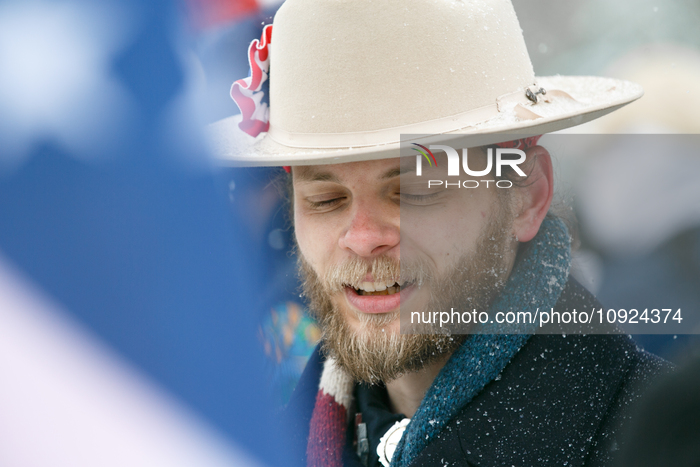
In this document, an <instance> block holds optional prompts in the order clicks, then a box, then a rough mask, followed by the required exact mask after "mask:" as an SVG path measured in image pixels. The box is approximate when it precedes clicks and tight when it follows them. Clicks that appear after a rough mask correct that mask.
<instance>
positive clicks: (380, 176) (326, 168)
mask: <svg viewBox="0 0 700 467" xmlns="http://www.w3.org/2000/svg"><path fill="white" fill-rule="evenodd" d="M403 159H411V161H414V159H413V158H398V157H394V158H390V159H378V160H372V161H359V162H347V163H344V164H327V165H303V166H296V167H293V168H292V175H293V177H294V181H295V182H334V183H342V182H343V181H344V180H346V179H348V178H352V177H357V176H358V175H362V176H363V177H365V178H366V179H368V180H380V181H381V180H389V179H391V178H394V177H398V176H399V175H401V174H402V173H403V172H404V171H405V170H415V161H414V162H413V165H411V164H410V163H407V162H408V161H403Z"/></svg>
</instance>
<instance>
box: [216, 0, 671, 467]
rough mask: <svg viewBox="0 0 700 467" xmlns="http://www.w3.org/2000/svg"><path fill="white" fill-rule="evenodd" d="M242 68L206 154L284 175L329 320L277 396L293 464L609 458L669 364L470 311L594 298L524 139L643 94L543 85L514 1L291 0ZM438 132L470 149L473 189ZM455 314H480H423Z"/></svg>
mask: <svg viewBox="0 0 700 467" xmlns="http://www.w3.org/2000/svg"><path fill="white" fill-rule="evenodd" d="M249 59H250V63H251V76H250V77H249V78H247V79H244V80H240V81H238V82H236V83H234V85H233V87H232V90H231V95H232V97H233V98H234V100H236V102H237V103H238V104H239V106H240V108H241V113H242V117H241V118H229V119H226V120H224V121H221V122H219V123H217V124H215V125H214V128H213V135H214V141H215V147H216V150H217V152H218V153H219V155H220V156H221V157H224V158H226V159H227V160H229V161H232V162H233V163H235V164H239V165H251V166H253V165H262V166H264V165H267V166H274V165H278V166H284V167H285V168H286V170H287V172H288V173H289V175H288V177H290V178H289V188H290V189H289V192H290V202H291V203H292V210H293V222H294V228H295V234H296V240H297V244H298V249H297V254H298V257H299V265H300V271H301V274H302V278H303V284H304V292H305V295H306V297H307V299H308V301H309V305H310V308H311V310H312V311H313V313H315V315H316V316H317V318H318V319H319V321H320V323H321V325H322V329H323V339H322V344H321V346H320V347H319V348H318V349H317V351H316V353H315V354H314V355H313V356H312V357H311V359H310V361H309V363H308V365H307V368H306V370H305V372H304V374H303V376H302V378H301V380H300V382H299V384H298V386H297V388H296V390H295V393H294V395H293V396H292V400H291V402H290V404H289V407H288V413H289V414H291V416H292V418H293V419H294V425H295V428H294V433H293V436H295V438H296V439H297V440H298V444H299V445H300V446H301V447H302V449H301V450H302V451H303V453H302V454H299V455H298V456H295V459H292V460H290V463H295V460H300V461H301V464H303V465H309V466H341V465H344V466H352V465H365V466H380V465H384V466H388V465H392V466H401V467H403V466H408V465H411V466H420V465H440V466H443V465H479V466H487V465H509V466H510V465H517V466H529V465H557V466H560V465H591V466H592V465H608V464H609V463H610V462H611V460H612V458H613V456H614V452H615V450H616V449H617V444H618V443H619V440H618V439H617V437H616V433H617V430H618V428H619V426H620V424H621V423H622V422H623V420H624V418H625V415H624V412H623V409H624V408H625V407H626V406H627V405H628V404H629V403H630V402H631V401H632V400H633V399H634V398H636V396H637V394H638V392H639V391H640V390H641V388H642V387H643V386H644V385H646V383H647V382H648V380H649V379H651V378H652V377H654V375H656V374H657V373H659V372H661V371H663V370H664V369H665V367H666V365H665V364H664V363H663V362H661V361H660V360H658V359H656V358H654V357H652V356H650V355H649V354H646V353H644V352H643V351H640V350H638V349H637V348H636V347H635V345H634V343H633V342H632V341H631V339H629V338H628V337H623V336H619V335H614V336H613V335H562V333H561V332H559V333H558V334H551V333H550V334H546V335H540V334H537V335H533V334H534V331H535V329H534V328H533V327H532V326H530V325H522V326H517V327H510V328H504V327H502V326H500V325H499V324H494V323H492V322H491V321H490V320H487V321H481V320H480V319H479V321H478V322H477V323H475V321H477V318H476V316H477V313H479V316H481V313H482V312H484V313H486V314H488V316H491V317H494V316H497V315H498V313H502V314H506V313H508V312H517V311H530V310H531V311H533V312H534V311H535V308H537V309H538V310H539V309H541V310H549V309H554V310H555V311H557V310H558V311H563V310H575V309H578V310H583V309H586V310H591V309H593V308H600V304H598V302H597V301H596V300H595V298H594V297H593V296H592V295H591V294H590V293H589V292H587V291H586V290H585V289H584V288H583V287H581V286H580V285H579V284H578V283H577V282H576V281H575V280H573V279H572V278H571V277H569V267H570V262H571V259H570V258H571V255H570V237H569V233H568V231H567V229H566V227H565V226H564V224H563V222H562V221H561V220H559V219H558V218H557V217H556V216H553V215H551V214H550V213H549V211H550V205H551V202H552V193H553V170H552V163H551V158H550V155H549V153H548V152H547V150H546V149H545V148H543V147H541V146H538V145H537V142H538V137H537V136H536V135H540V134H542V133H546V132H550V131H555V130H558V129H562V128H566V127H569V126H573V125H576V124H579V123H583V122H585V121H588V120H591V119H593V118H597V117H599V116H602V115H604V114H606V113H608V112H611V111H613V110H615V109H617V108H619V107H621V106H623V105H625V104H627V103H629V102H631V101H633V100H635V99H637V98H639V97H640V96H641V93H642V91H641V89H640V88H639V86H637V85H635V84H633V83H628V82H623V81H618V80H612V79H606V78H594V77H562V76H557V77H548V78H545V77H538V78H536V77H535V75H534V72H533V70H532V65H531V63H530V59H529V56H528V54H527V50H526V48H525V44H524V40H523V37H522V33H521V30H520V27H519V24H518V21H517V18H516V16H515V12H514V11H513V8H512V5H511V4H510V2H509V1H507V0H475V1H471V2H462V1H459V0H438V1H430V2H428V1H426V0H401V1H376V0H354V1H331V0H287V2H286V3H285V4H283V5H282V7H281V8H280V10H279V12H278V13H277V15H276V17H275V20H274V25H273V26H267V27H266V28H265V30H264V32H263V37H262V39H261V40H260V41H255V42H254V43H253V44H252V45H251V47H250V49H249ZM268 85H269V91H268V89H267V86H268ZM244 133H247V135H246V134H244ZM509 133H510V134H514V133H515V134H516V136H509ZM402 134H403V135H405V136H404V137H403V139H402V137H401V135H402ZM435 135H439V137H435ZM402 141H403V142H402ZM436 142H437V143H440V144H438V145H435V144H434V143H436ZM447 144H450V145H451V146H452V147H458V148H469V149H468V151H467V152H466V153H463V154H462V166H463V168H464V170H465V171H466V172H467V173H468V174H470V175H471V177H470V179H469V180H468V181H465V180H462V179H460V178H459V175H460V164H459V154H457V153H456V152H452V150H451V149H450V147H449V146H447ZM508 148H510V149H511V150H510V153H508V151H506V152H505V153H502V152H499V150H502V149H508ZM401 151H404V155H408V154H412V155H410V156H409V157H400V156H401V155H402V154H401ZM411 151H414V152H411ZM417 153H419V154H417ZM508 154H510V156H515V159H513V158H512V157H511V158H508V157H507V156H508ZM423 157H425V158H424V159H422V158H423ZM445 169H447V170H445ZM428 180H430V181H434V182H435V183H432V182H431V183H427V182H428ZM438 181H439V182H440V183H437V182H438ZM497 181H498V182H499V183H496V182H497ZM467 182H468V183H467ZM455 185H456V186H458V187H459V188H456V187H455ZM454 310H458V315H459V316H461V317H462V318H463V319H464V321H465V322H466V319H467V318H468V317H469V316H473V317H474V319H473V320H470V321H469V323H468V325H467V326H466V327H463V328H459V329H455V328H451V327H447V328H443V327H442V326H437V323H436V321H435V319H434V318H435V316H436V314H437V313H440V312H443V311H454ZM465 310H466V311H467V312H466V313H463V312H464V311H465ZM472 310H473V313H470V311H472ZM460 312H462V314H461V315H460ZM421 316H423V317H425V316H427V318H428V319H427V322H428V323H429V324H428V329H427V331H428V332H427V333H426V329H425V328H424V327H423V328H421V326H417V325H415V322H414V321H413V318H414V317H421ZM431 316H432V317H433V319H432V320H431V318H430V317H431ZM425 322H426V320H425V319H423V324H425ZM465 322H463V323H461V324H465ZM504 329H505V331H509V332H504ZM430 331H433V332H430ZM458 331H467V332H468V333H469V334H459V333H458ZM296 457H299V458H300V459H296Z"/></svg>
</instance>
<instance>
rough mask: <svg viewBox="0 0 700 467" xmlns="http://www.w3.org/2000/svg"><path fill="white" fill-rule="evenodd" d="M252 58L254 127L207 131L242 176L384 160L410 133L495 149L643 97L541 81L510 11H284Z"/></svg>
mask: <svg viewBox="0 0 700 467" xmlns="http://www.w3.org/2000/svg"><path fill="white" fill-rule="evenodd" d="M256 42H257V41H256ZM249 59H250V61H251V68H252V75H251V77H249V78H247V79H245V80H239V81H237V82H236V83H234V86H233V87H232V97H234V99H235V100H236V101H237V103H238V104H239V106H240V107H241V111H242V115H243V118H241V116H234V117H229V118H226V119H223V120H220V121H218V122H216V123H214V124H212V125H211V126H210V141H211V143H212V145H213V149H214V152H215V154H216V155H217V157H219V158H220V159H222V160H223V161H225V163H228V164H231V165H245V166H280V165H311V164H328V163H340V162H351V161H362V160H373V159H384V158H388V157H395V156H398V155H399V148H400V141H401V135H407V134H411V135H441V138H442V139H441V141H443V142H444V141H446V140H445V137H446V136H448V137H449V136H455V137H457V136H459V137H460V139H461V141H462V142H464V138H466V141H467V143H465V144H470V145H473V146H477V145H485V144H493V143H497V142H501V141H504V140H506V139H508V138H509V137H511V136H512V135H514V134H517V135H519V137H526V136H533V135H539V134H542V133H548V132H552V131H556V130H560V129H563V128H567V127H571V126H574V125H578V124H581V123H584V122H587V121H590V120H593V119H595V118H598V117H601V116H603V115H605V114H607V113H609V112H612V111H614V110H616V109H618V108H620V107H622V106H623V105H625V104H628V103H630V102H632V101H634V100H635V99H638V98H639V97H641V96H642V94H643V91H642V88H641V87H640V86H639V85H637V84H634V83H630V82H627V81H621V80H616V79H610V78H600V77H592V76H549V77H535V74H534V71H533V69H532V63H531V62H530V57H529V55H528V52H527V49H526V47H525V41H524V39H523V35H522V30H521V29H520V25H519V23H518V19H517V17H516V15H515V11H514V10H513V6H512V4H511V2H510V0H430V1H428V0H287V1H286V2H285V3H284V4H283V5H282V6H281V7H280V9H279V11H278V12H277V15H276V16H275V19H274V23H273V25H272V27H271V28H270V27H269V26H268V27H266V29H265V31H264V32H263V38H262V40H261V41H259V42H257V43H255V44H253V45H251V49H250V50H249ZM268 72H269V77H270V79H269V81H268V80H267V78H268ZM268 82H269V107H268V105H267V103H265V102H264V101H265V99H266V98H267V97H268V96H267V95H265V85H266V84H267V83H268ZM268 117H269V128H268ZM243 130H245V131H247V132H248V133H246V132H244V131H243ZM261 130H267V131H266V132H265V131H263V132H260V131H261ZM258 132H260V134H258ZM504 134H507V135H511V136H504ZM251 135H257V136H251ZM416 137H417V136H416ZM404 141H405V139H404ZM416 141H418V140H416ZM423 141H427V140H426V139H423ZM418 142H420V141H418Z"/></svg>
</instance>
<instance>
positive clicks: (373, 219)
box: [338, 204, 401, 258]
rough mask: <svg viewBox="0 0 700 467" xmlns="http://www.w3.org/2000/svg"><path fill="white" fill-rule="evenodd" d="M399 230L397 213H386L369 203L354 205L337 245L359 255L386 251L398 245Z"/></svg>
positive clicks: (375, 254) (379, 253)
mask: <svg viewBox="0 0 700 467" xmlns="http://www.w3.org/2000/svg"><path fill="white" fill-rule="evenodd" d="M400 240H401V231H400V228H399V215H398V213H396V214H393V213H388V212H386V211H382V210H381V209H378V208H377V207H376V206H372V205H371V204H363V205H358V206H355V207H354V209H353V213H352V217H351V219H350V223H349V225H348V227H347V229H346V230H345V231H344V232H343V233H342V235H341V236H340V239H339V241H338V245H339V246H340V248H342V249H346V250H351V251H352V252H354V253H355V254H357V255H358V256H361V257H365V258H368V257H373V256H378V255H381V254H384V253H387V252H388V251H389V250H391V249H392V248H394V247H396V246H398V245H399V241H400Z"/></svg>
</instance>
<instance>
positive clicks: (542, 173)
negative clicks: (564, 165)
mask: <svg viewBox="0 0 700 467" xmlns="http://www.w3.org/2000/svg"><path fill="white" fill-rule="evenodd" d="M525 155H526V156H527V160H532V161H533V162H532V165H531V167H530V174H529V176H528V178H527V180H526V181H525V183H524V186H521V187H517V188H515V189H516V190H517V192H518V195H517V199H518V202H517V204H516V209H517V211H516V212H515V219H514V220H513V233H514V234H515V236H516V238H517V239H518V241H520V242H529V241H530V240H532V239H533V238H534V237H535V235H537V231H538V230H539V229H540V225H541V224H542V221H543V220H544V217H545V216H546V215H547V211H549V205H550V204H552V196H553V194H554V170H553V169H552V159H551V157H550V156H549V152H548V151H547V150H546V149H545V148H543V147H542V146H535V147H533V148H530V149H528V150H527V151H526V152H525Z"/></svg>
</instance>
